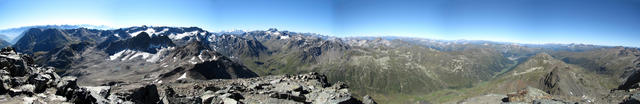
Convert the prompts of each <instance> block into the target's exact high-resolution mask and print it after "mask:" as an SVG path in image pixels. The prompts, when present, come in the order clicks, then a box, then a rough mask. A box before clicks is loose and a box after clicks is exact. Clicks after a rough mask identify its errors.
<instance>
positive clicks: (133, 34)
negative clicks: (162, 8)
mask: <svg viewBox="0 0 640 104" xmlns="http://www.w3.org/2000/svg"><path fill="white" fill-rule="evenodd" d="M142 32H146V33H148V34H149V35H153V34H155V33H156V30H154V29H153V28H147V30H144V31H137V32H133V33H130V34H131V37H135V36H137V35H138V34H140V33H142Z"/></svg>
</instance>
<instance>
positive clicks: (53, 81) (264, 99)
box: [0, 47, 375, 104]
mask: <svg viewBox="0 0 640 104" xmlns="http://www.w3.org/2000/svg"><path fill="white" fill-rule="evenodd" d="M0 67H2V69H1V70H0V76H1V77H0V103H2V104H13V103H26V104H32V103H35V104H46V103H53V104H59V103H81V104H87V103H119V104H122V103H124V104H138V103H144V104H158V103H162V104H202V103H204V104H220V103H224V104H238V103H240V104H241V103H250V104H253V103H278V104H297V103H319V104H337V103H341V104H342V103H346V104H354V103H356V104H357V103H364V104H375V101H374V100H373V99H371V97H369V96H365V97H364V98H363V99H362V100H358V99H356V98H354V97H353V95H351V93H350V92H349V90H348V89H347V86H346V85H345V84H344V83H341V82H338V83H335V84H330V83H328V82H327V78H326V77H325V76H324V75H320V74H318V73H308V74H301V75H282V76H267V77H257V78H248V79H214V80H194V79H189V78H178V79H176V80H171V82H163V81H161V80H158V81H152V82H136V83H123V82H111V83H105V84H104V85H103V86H78V84H77V83H76V82H77V79H76V78H75V77H71V76H65V77H60V76H59V75H58V74H56V73H55V69H54V68H50V67H48V68H44V67H40V66H37V65H36V64H34V62H33V59H32V58H31V57H29V56H28V55H24V54H20V53H16V52H15V51H14V49H13V48H10V47H8V48H3V49H2V50H1V51H0Z"/></svg>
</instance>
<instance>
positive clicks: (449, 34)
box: [0, 0, 640, 47]
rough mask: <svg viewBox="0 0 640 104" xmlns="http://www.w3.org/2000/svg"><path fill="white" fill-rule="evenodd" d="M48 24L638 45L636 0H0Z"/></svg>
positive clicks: (6, 11)
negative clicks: (272, 28)
mask: <svg viewBox="0 0 640 104" xmlns="http://www.w3.org/2000/svg"><path fill="white" fill-rule="evenodd" d="M47 24H96V25H111V26H140V25H155V26H198V27H202V28H204V29H206V30H209V31H224V30H234V29H242V30H266V29H268V28H271V27H275V28H279V29H281V30H290V31H297V32H313V33H320V34H325V35H332V36H341V37H342V36H411V37H424V38H432V39H445V40H458V39H466V40H492V41H504V42H518V43H586V44H599V45H614V46H618V45H622V46H635V47H640V0H91V1H88V0H0V29H5V28H11V27H19V26H28V25H47Z"/></svg>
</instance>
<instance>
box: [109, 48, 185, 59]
mask: <svg viewBox="0 0 640 104" xmlns="http://www.w3.org/2000/svg"><path fill="white" fill-rule="evenodd" d="M173 49H175V47H168V48H162V49H160V50H158V52H157V53H155V54H153V53H148V52H143V51H136V50H130V49H126V50H122V51H120V52H118V53H115V54H113V55H111V56H109V59H108V60H118V59H120V61H126V60H132V59H136V58H142V59H143V60H146V61H147V62H157V61H158V60H160V59H162V57H164V55H165V54H167V53H168V52H169V50H173Z"/></svg>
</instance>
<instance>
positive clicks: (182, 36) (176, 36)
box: [169, 31, 198, 39]
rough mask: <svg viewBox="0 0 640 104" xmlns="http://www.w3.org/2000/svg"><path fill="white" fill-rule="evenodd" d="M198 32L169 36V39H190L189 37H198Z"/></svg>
mask: <svg viewBox="0 0 640 104" xmlns="http://www.w3.org/2000/svg"><path fill="white" fill-rule="evenodd" d="M197 34H198V31H191V32H184V33H180V34H171V35H169V38H171V39H182V38H184V37H188V36H194V35H197Z"/></svg>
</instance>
